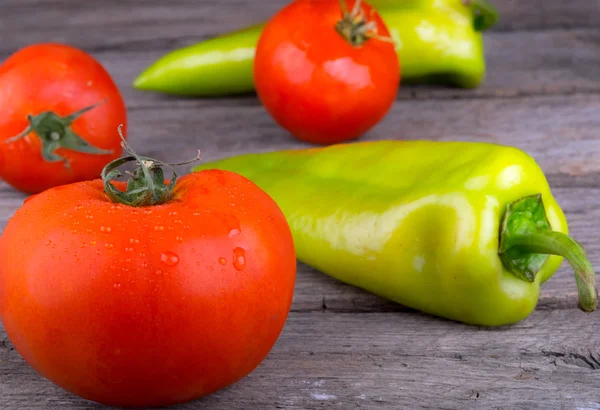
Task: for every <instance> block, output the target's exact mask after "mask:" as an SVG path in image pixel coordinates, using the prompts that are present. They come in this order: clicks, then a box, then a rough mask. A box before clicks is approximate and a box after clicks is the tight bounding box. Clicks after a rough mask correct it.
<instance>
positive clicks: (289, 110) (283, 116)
mask: <svg viewBox="0 0 600 410" xmlns="http://www.w3.org/2000/svg"><path fill="white" fill-rule="evenodd" d="M343 1H344V2H346V0H343ZM357 1H358V2H360V0H357ZM345 4H347V9H348V10H351V11H350V12H348V13H346V14H345V15H343V13H342V10H343V8H342V6H341V4H340V1H338V0H296V1H294V2H292V3H290V4H289V5H287V6H286V7H284V8H283V9H282V10H281V11H279V12H278V13H277V14H276V15H275V16H274V17H273V18H272V19H271V20H270V21H269V22H268V23H267V24H266V26H265V28H264V30H263V32H262V34H261V36H260V39H259V41H258V45H257V48H256V55H255V60H254V82H255V87H256V92H257V95H258V97H259V98H260V100H261V102H262V104H263V105H264V106H265V108H266V110H267V111H268V112H269V114H270V115H271V116H272V117H273V118H274V120H275V121H276V122H277V123H278V124H279V125H281V126H282V127H283V128H285V129H287V130H288V131H289V132H290V133H291V134H292V135H294V136H295V137H296V138H298V139H300V140H303V141H306V142H310V143H315V144H332V143H338V142H342V141H346V140H350V139H355V138H358V137H360V136H361V134H363V133H364V132H366V131H367V130H369V129H370V128H372V127H373V126H374V125H376V124H377V123H378V122H379V121H380V120H381V119H382V118H383V117H384V116H385V114H386V113H387V112H388V111H389V109H390V108H391V106H392V104H393V101H394V99H395V97H396V94H397V92H398V86H399V84H400V64H399V61H398V56H397V54H396V51H395V49H394V46H393V44H392V43H391V40H390V41H385V40H384V39H382V38H387V39H390V34H389V32H388V30H387V27H386V26H385V24H384V22H383V21H382V20H381V18H380V17H379V14H378V13H377V12H376V11H375V9H373V8H372V7H371V6H370V5H368V4H366V3H364V2H363V3H359V4H358V5H357V7H356V8H354V7H355V5H356V3H355V1H354V0H349V1H347V2H346V3H345ZM353 8H354V9H353ZM340 22H341V23H340ZM336 25H344V29H343V30H338V29H336ZM367 25H368V26H367ZM340 27H341V26H340ZM369 28H371V29H370V30H367V29H369ZM361 30H366V33H370V34H374V33H376V34H377V35H376V36H372V37H370V38H366V37H365V35H364V33H363V34H360V31H361ZM375 30H376V31H375Z"/></svg>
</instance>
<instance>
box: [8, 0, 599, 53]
mask: <svg viewBox="0 0 600 410" xmlns="http://www.w3.org/2000/svg"><path fill="white" fill-rule="evenodd" d="M287 3H289V1H288V0H266V1H261V2H260V5H259V3H252V2H250V1H247V0H226V1H218V0H208V1H206V0H205V1H202V2H201V3H199V2H194V1H188V0H170V1H169V2H168V3H166V2H164V1H161V0H144V1H140V0H128V1H122V0H104V1H102V2H93V1H88V2H82V1H77V0H62V1H55V0H26V1H22V0H3V2H2V14H0V36H1V37H2V38H7V37H6V36H7V35H9V34H13V33H15V32H17V31H20V35H19V36H18V38H12V37H10V38H11V43H16V44H27V43H30V42H36V41H40V40H39V39H40V38H42V36H51V37H52V39H53V40H54V41H68V42H74V44H76V45H78V46H81V47H85V48H94V49H97V48H102V49H106V48H113V49H124V48H125V49H134V48H143V49H145V50H150V49H156V48H162V49H165V48H172V47H179V46H182V45H187V44H191V43H192V42H195V41H198V40H200V39H202V38H206V37H209V36H214V35H218V34H221V33H225V32H228V31H232V30H236V29H238V28H242V27H245V26H247V25H249V24H254V23H258V22H263V21H266V20H267V19H268V18H270V17H271V16H272V15H273V14H274V13H276V12H277V11H278V10H279V9H280V8H281V7H283V6H284V5H285V4H287ZM493 3H494V5H495V6H496V7H497V9H498V10H499V12H500V16H501V18H500V20H499V22H498V24H497V26H495V27H494V28H493V30H494V31H507V30H510V31H514V30H539V29H542V30H545V29H572V28H582V27H590V28H597V27H598V24H597V22H598V21H599V20H600V1H599V0H571V1H563V0H533V1H528V2H523V1H519V0H494V1H493ZM25 27H27V28H28V30H25V29H24V28H25Z"/></svg>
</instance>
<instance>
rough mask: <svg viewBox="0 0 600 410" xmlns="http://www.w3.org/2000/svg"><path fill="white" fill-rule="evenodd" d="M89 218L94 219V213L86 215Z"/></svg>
mask: <svg viewBox="0 0 600 410" xmlns="http://www.w3.org/2000/svg"><path fill="white" fill-rule="evenodd" d="M85 217H86V218H87V219H94V215H86V216H85Z"/></svg>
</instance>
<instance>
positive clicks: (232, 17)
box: [0, 0, 600, 107]
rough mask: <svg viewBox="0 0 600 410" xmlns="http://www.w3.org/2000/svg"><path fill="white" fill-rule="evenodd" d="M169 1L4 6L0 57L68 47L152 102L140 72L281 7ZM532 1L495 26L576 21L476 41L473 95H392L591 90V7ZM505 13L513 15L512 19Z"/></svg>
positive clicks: (509, 3)
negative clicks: (481, 73)
mask: <svg viewBox="0 0 600 410" xmlns="http://www.w3.org/2000/svg"><path fill="white" fill-rule="evenodd" d="M178 1H179V2H180V4H175V5H171V3H169V5H166V4H165V3H164V2H161V1H154V0H152V1H142V2H133V4H132V3H131V2H121V1H118V2H117V1H111V2H109V4H107V5H105V4H104V2H103V3H102V4H99V3H95V2H74V1H64V2H61V3H59V4H58V5H57V6H54V5H50V4H54V3H47V2H39V1H33V2H27V3H25V4H23V3H22V2H18V3H17V4H13V5H11V4H10V3H9V4H8V5H7V6H3V12H2V13H1V14H0V37H2V38H11V41H10V42H5V43H2V44H0V58H4V57H6V56H7V55H8V54H10V53H12V52H14V51H16V50H17V49H19V48H21V47H24V46H26V45H28V44H32V43H36V42H40V41H56V42H64V43H68V44H72V45H74V46H77V47H81V48H83V49H86V50H88V51H90V52H92V53H93V55H94V56H96V57H97V58H98V59H99V60H100V61H101V62H102V63H103V64H104V65H105V66H106V67H107V69H108V70H109V71H110V72H111V74H112V75H113V76H114V78H115V80H116V82H117V83H118V85H119V86H120V87H121V89H122V91H123V92H124V94H125V96H126V98H127V101H128V104H129V105H130V106H132V107H135V106H145V105H148V104H156V103H158V102H159V101H163V100H161V99H160V98H156V96H154V95H153V94H150V93H137V92H134V91H133V90H132V89H131V82H132V81H133V79H134V78H135V77H136V76H137V74H139V73H140V72H141V71H142V70H143V69H144V68H146V67H147V66H148V65H149V64H151V63H152V62H154V61H155V60H156V59H158V58H159V57H161V56H162V55H164V54H165V53H166V52H167V51H169V50H172V49H174V48H177V47H180V46H183V45H187V44H191V43H193V42H196V41H199V40H200V39H204V38H208V37H211V36H213V35H216V34H218V33H221V32H226V31H230V30H233V29H235V28H238V27H242V26H244V25H247V24H251V23H253V22H257V21H261V20H262V19H263V18H264V16H267V15H269V14H270V13H272V12H274V11H275V10H276V9H277V8H278V7H280V6H281V4H284V3H285V1H283V3H281V2H280V1H279V0H277V1H275V0H272V1H269V2H266V3H264V4H263V3H261V7H246V8H242V7H243V6H244V5H246V4H247V2H245V1H241V0H230V1H228V2H209V3H208V4H204V3H203V5H202V7H199V6H198V5H197V3H193V2H192V3H189V2H184V1H183V0H178ZM540 1H541V0H540ZM540 1H536V2H526V3H523V2H517V1H516V0H505V1H502V2H499V7H500V8H501V9H505V10H504V13H506V12H508V15H506V16H504V19H503V20H506V21H507V24H510V25H518V24H520V22H523V21H527V19H528V18H531V19H533V20H535V21H541V22H544V21H546V20H548V19H550V20H552V18H554V17H556V16H558V17H559V18H561V19H562V18H567V19H568V18H569V17H568V16H570V15H571V14H573V13H575V15H576V16H577V18H578V19H579V20H577V21H578V23H577V24H574V25H573V28H574V29H572V30H544V31H531V32H505V31H501V32H489V33H487V34H486V56H487V57H486V58H487V60H488V74H487V78H486V80H485V83H484V84H483V85H482V86H481V87H479V88H477V89H474V90H460V89H454V88H440V87H426V86H417V87H402V89H401V90H402V91H401V92H400V94H399V98H430V97H436V98H444V97H445V98H482V97H491V96H512V97H516V96H521V95H532V94H534V95H536V94H564V93H575V92H588V93H589V92H599V91H600V72H598V70H595V69H594V67H597V66H599V65H600V31H599V30H598V25H597V24H596V25H590V26H589V27H590V28H591V29H581V27H583V26H585V24H579V22H582V21H586V20H585V19H586V18H590V21H594V22H597V21H598V20H599V19H598V18H597V17H598V16H600V6H598V4H600V0H598V1H593V0H578V1H573V2H561V1H557V0H554V1H550V2H544V4H543V5H542V4H539V3H540ZM583 3H585V4H583ZM33 10H35V12H33ZM67 11H68V13H67ZM511 12H512V13H516V14H515V15H514V16H512V15H511ZM595 13H597V14H595ZM582 16H585V18H583V17H582ZM594 16H596V17H594ZM185 22H187V23H186V24H184V23H185ZM559 26H560V27H562V26H565V24H562V23H561V24H560V25H559ZM566 26H569V25H568V24H567V25H566ZM24 27H27V29H26V30H25V29H23V28H24ZM511 27H512V26H511ZM551 27H554V26H553V25H551ZM15 32H20V34H19V36H13V35H12V33H15ZM524 50H525V51H524ZM167 104H169V102H167Z"/></svg>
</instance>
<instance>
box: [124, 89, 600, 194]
mask: <svg viewBox="0 0 600 410" xmlns="http://www.w3.org/2000/svg"><path fill="white" fill-rule="evenodd" d="M598 112H600V95H594V94H592V95H576V96H551V97H539V98H521V99H492V100H445V101H440V100H415V101H397V102H396V103H395V104H394V106H393V107H392V109H391V110H390V112H389V114H388V115H387V117H385V118H384V120H383V121H382V122H381V123H380V124H378V125H377V126H376V127H375V128H373V129H372V130H371V131H370V132H369V133H367V134H366V135H364V137H363V140H378V139H398V140H412V139H431V140H436V141H448V140H467V141H483V142H491V143H499V144H507V145H513V146H516V147H519V148H521V149H523V150H525V151H526V152H528V153H529V154H530V155H532V156H533V157H534V158H536V160H537V161H538V162H539V164H540V166H541V167H542V168H543V169H544V171H545V172H546V173H548V174H549V175H550V177H551V178H552V179H553V182H556V183H559V182H565V183H566V184H567V185H568V186H572V185H573V184H585V185H588V184H589V185H592V186H600V185H599V184H600V181H599V180H598V178H596V176H597V174H598V173H600V162H598V161H597V158H598V156H599V155H600V138H599V135H598V129H600V116H599V115H598ZM129 117H130V125H131V127H130V138H131V142H132V144H133V145H134V146H137V147H140V149H143V150H145V151H146V152H145V154H147V155H150V156H152V155H155V156H159V157H161V158H166V159H176V158H182V157H185V156H186V154H189V152H195V149H200V150H202V155H203V159H204V160H206V161H209V160H213V159H217V158H221V157H225V156H228V155H236V154H240V153H244V152H258V151H266V150H269V151H271V150H277V149H287V148H300V147H307V146H308V145H307V144H303V143H301V142H298V141H296V140H295V139H293V138H292V137H291V136H289V135H288V133H287V132H286V131H285V130H283V129H282V128H280V127H279V126H277V125H276V124H275V122H274V121H273V120H272V119H271V117H269V115H268V114H267V113H266V111H265V110H264V108H263V107H262V106H260V105H259V104H258V102H257V101H255V100H254V99H241V100H240V99H230V100H221V101H220V102H215V101H212V100H186V101H182V100H174V99H173V103H172V104H170V106H169V107H166V106H165V107H150V108H144V109H139V110H138V109H135V108H132V109H131V110H130V112H129ZM554 176H556V180H555V181H554V179H555V178H554Z"/></svg>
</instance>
